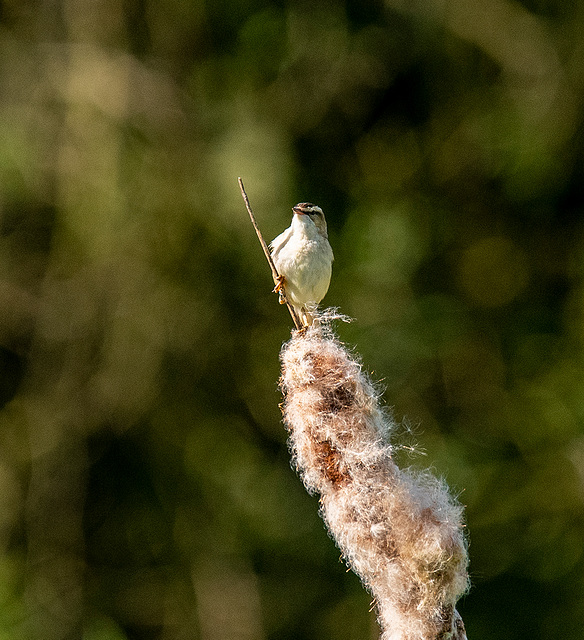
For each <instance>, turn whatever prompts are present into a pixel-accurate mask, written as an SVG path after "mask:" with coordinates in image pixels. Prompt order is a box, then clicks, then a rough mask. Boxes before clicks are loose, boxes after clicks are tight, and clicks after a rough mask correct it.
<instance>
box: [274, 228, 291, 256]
mask: <svg viewBox="0 0 584 640" xmlns="http://www.w3.org/2000/svg"><path fill="white" fill-rule="evenodd" d="M291 235H292V228H291V227H288V229H286V231H282V233H281V234H280V235H279V236H276V237H275V238H274V239H273V240H272V242H270V251H271V252H272V258H273V259H274V260H275V259H276V258H277V257H278V253H279V252H280V250H281V249H282V247H284V245H285V244H286V243H287V242H288V240H289V239H290V236H291Z"/></svg>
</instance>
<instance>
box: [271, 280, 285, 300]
mask: <svg viewBox="0 0 584 640" xmlns="http://www.w3.org/2000/svg"><path fill="white" fill-rule="evenodd" d="M277 280H278V283H277V284H276V286H275V287H274V289H273V293H277V294H278V302H279V303H280V304H286V295H285V294H284V283H285V282H286V278H284V276H278V278H277Z"/></svg>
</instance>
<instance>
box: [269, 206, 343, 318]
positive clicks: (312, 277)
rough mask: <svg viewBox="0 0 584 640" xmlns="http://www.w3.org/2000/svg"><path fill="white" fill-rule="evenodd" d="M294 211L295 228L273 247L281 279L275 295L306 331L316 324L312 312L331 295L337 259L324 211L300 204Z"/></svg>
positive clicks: (275, 263)
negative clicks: (291, 309) (328, 292)
mask: <svg viewBox="0 0 584 640" xmlns="http://www.w3.org/2000/svg"><path fill="white" fill-rule="evenodd" d="M292 211H293V212H294V214H293V216H292V224H291V225H290V226H289V227H288V228H287V229H286V231H284V232H282V233H281V234H280V235H279V236H277V237H276V238H274V239H273V240H272V242H271V243H270V252H271V256H272V260H273V262H274V265H275V267H276V269H277V271H278V273H279V276H280V277H279V278H278V284H277V285H276V288H275V289H274V291H276V292H278V293H280V303H281V304H284V303H285V302H286V300H287V301H288V302H289V303H290V304H291V305H292V307H293V308H294V311H295V312H296V315H297V316H298V317H299V319H300V321H301V322H302V325H303V327H308V326H311V325H312V324H313V321H314V316H313V314H312V312H314V309H315V307H316V305H317V304H318V303H319V302H320V301H321V300H322V299H323V298H324V296H325V295H326V292H327V291H328V288H329V284H330V281H331V274H332V264H333V260H334V256H333V250H332V248H331V245H330V244H329V241H328V233H327V226H326V219H325V217H324V213H323V211H322V209H321V208H320V207H318V206H316V205H315V204H312V203H311V202H299V203H298V204H297V205H296V206H294V207H292ZM282 293H283V294H284V296H285V299H284V297H283V296H282Z"/></svg>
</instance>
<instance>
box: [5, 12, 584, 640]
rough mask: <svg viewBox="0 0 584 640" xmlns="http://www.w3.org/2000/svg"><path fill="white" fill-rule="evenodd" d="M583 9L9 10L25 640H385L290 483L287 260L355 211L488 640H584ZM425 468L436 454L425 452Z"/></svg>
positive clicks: (17, 473) (353, 306) (403, 439)
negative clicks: (274, 263)
mask: <svg viewBox="0 0 584 640" xmlns="http://www.w3.org/2000/svg"><path fill="white" fill-rule="evenodd" d="M583 33H584V4H583V3H579V2H566V1H565V0H525V1H523V2H516V1H513V0H424V1H412V2H410V1H402V0H387V1H386V2H381V1H373V0H369V1H362V0H359V1H357V0H351V1H347V2H344V3H343V2H339V3H334V2H326V1H319V0H306V1H304V2H302V1H301V2H284V1H281V2H269V1H261V0H232V1H228V0H224V1H221V0H219V1H213V0H208V1H207V2H202V1H201V0H182V1H181V0H45V1H41V0H3V1H2V2H0V637H1V638H2V639H3V640H4V639H5V640H25V639H28V638H31V639H39V640H57V639H73V638H83V640H123V639H136V640H154V639H160V640H175V639H176V640H182V639H185V640H186V639H192V638H195V639H198V638H200V639H202V640H256V639H260V640H268V639H269V640H276V639H277V640H320V639H328V638H334V639H335V640H349V639H351V640H353V639H354V640H363V639H367V638H369V639H373V638H376V637H377V627H376V623H375V618H374V613H371V612H369V608H370V596H369V595H368V594H367V593H366V592H365V591H364V590H363V589H362V587H361V586H360V584H359V582H358V580H357V579H356V578H355V576H353V575H352V574H350V573H346V571H345V568H344V566H343V564H342V563H341V562H339V552H338V550H337V549H336V548H335V547H334V544H333V542H332V541H331V540H330V539H329V538H328V537H327V534H326V532H325V530H324V528H323V525H322V522H321V521H320V519H319V517H318V514H317V512H318V500H317V498H315V497H310V496H308V495H307V494H306V493H305V491H304V489H303V488H302V486H301V483H300V481H299V479H298V478H297V476H296V474H295V472H294V470H292V469H291V468H290V466H289V455H288V452H287V448H286V433H285V430H284V428H283V426H282V424H281V417H280V412H279V409H278V403H279V402H280V400H281V397H280V394H279V391H278V389H277V381H278V376H279V363H278V352H279V349H280V346H281V344H282V342H283V341H285V340H286V339H287V337H288V336H289V330H290V327H291V320H290V318H289V316H288V314H287V312H286V309H285V308H284V307H280V306H279V305H278V304H277V299H276V297H275V296H274V295H272V294H271V293H270V290H271V288H272V286H273V285H272V281H271V277H270V273H269V269H268V267H267V263H266V262H265V260H264V257H263V255H262V252H261V249H260V247H259V244H258V243H257V240H256V237H255V234H254V232H253V229H252V227H251V225H250V223H249V220H248V217H247V214H246V211H245V208H244V206H243V201H242V199H241V195H240V193H239V189H238V185H237V177H238V176H242V178H243V179H244V182H245V185H246V187H247V191H248V194H249V197H250V200H251V204H252V206H253V208H254V210H255V213H256V216H257V218H258V221H259V224H260V226H261V228H262V230H263V232H264V234H265V236H266V239H268V240H269V239H271V238H273V237H274V236H275V235H277V234H278V233H280V232H281V231H282V230H283V229H284V228H285V227H286V226H287V225H288V224H289V221H290V217H291V207H292V206H293V205H294V204H296V203H297V202H299V201H311V202H315V203H317V204H319V205H320V206H321V207H322V208H323V209H324V211H325V212H326V214H327V219H328V223H329V230H330V238H331V243H332V245H333V248H334V250H335V255H336V261H335V265H334V274H333V282H332V284H331V288H330V290H329V293H328V295H327V297H326V298H325V303H326V304H329V305H334V306H338V307H339V308H340V310H341V311H342V312H344V313H346V314H348V315H350V316H352V317H353V318H354V319H355V321H354V322H353V323H352V324H348V325H347V324H341V325H340V326H338V332H339V334H340V337H341V339H342V340H344V341H345V342H347V343H348V344H349V345H351V346H353V347H354V349H355V350H356V352H358V353H359V354H360V355H361V357H362V358H363V362H364V365H365V367H366V368H367V369H368V370H369V371H371V372H372V376H373V378H374V379H375V380H380V381H382V384H383V385H384V387H385V389H386V391H385V395H384V400H385V402H386V403H387V405H388V406H390V407H392V408H393V412H394V415H395V418H396V421H397V423H398V424H399V427H398V429H397V435H396V444H397V445H398V446H400V447H401V448H400V453H399V457H400V463H401V464H404V465H413V466H417V467H431V468H432V469H433V470H434V471H435V473H436V474H437V475H439V476H443V477H445V478H446V479H447V481H448V483H449V484H450V486H451V487H452V489H453V491H454V492H455V493H456V494H457V495H459V497H460V500H461V501H462V502H463V503H464V504H465V505H466V506H467V510H466V513H467V523H468V531H469V539H470V557H471V575H472V582H473V587H472V590H471V591H470V593H469V594H468V596H466V597H465V598H464V599H463V600H462V601H461V603H460V606H459V609H460V611H461V613H462V615H463V618H464V620H465V622H466V625H467V630H468V634H469V638H471V639H473V640H490V639H493V640H494V639H505V640H520V639H525V640H539V639H542V640H543V639H546V640H547V639H549V640H551V639H556V638H563V639H564V640H581V638H582V637H583V631H582V624H583V622H582V621H583V620H584V584H583V580H582V575H583V574H584V557H583V551H584V393H583V392H584V370H583V367H582V364H583V341H584V288H583V270H584V234H583V231H584V216H583V215H582V205H583V195H584V187H583V167H584V165H583V155H584V154H583V152H584V143H583V139H584V128H583V125H584V119H583V117H582V116H583V100H584V40H583V38H582V34H583ZM411 448H415V449H416V451H417V453H414V452H412V450H411Z"/></svg>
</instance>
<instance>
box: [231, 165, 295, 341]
mask: <svg viewBox="0 0 584 640" xmlns="http://www.w3.org/2000/svg"><path fill="white" fill-rule="evenodd" d="M237 182H239V188H240V189H241V195H242V196H243V201H244V202H245V208H246V209H247V212H248V213H249V217H250V219H251V223H252V224H253V228H254V229H255V231H256V233H257V236H258V239H259V241H260V244H261V245H262V249H263V250H264V253H265V255H266V259H267V261H268V264H269V265H270V269H271V270H272V278H273V279H274V284H275V285H276V286H278V285H279V284H280V280H281V278H280V274H279V273H278V270H277V269H276V265H275V264H274V261H273V260H272V256H271V254H270V250H269V248H268V245H267V244H266V241H265V240H264V237H263V236H262V232H261V231H260V228H259V227H258V223H257V222H256V219H255V216H254V214H253V211H252V210H251V205H250V204H249V198H248V197H247V193H246V192H245V188H244V186H243V181H242V179H241V178H237ZM280 295H281V296H282V298H281V299H282V300H283V301H284V303H285V304H286V306H287V307H288V311H289V312H290V315H291V316H292V320H293V321H294V326H295V327H296V328H297V329H302V328H303V325H302V323H301V322H300V319H299V318H298V315H297V314H296V311H294V307H293V306H292V305H291V304H290V303H289V302H288V299H287V298H286V295H285V293H283V292H282V291H281V290H280Z"/></svg>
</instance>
